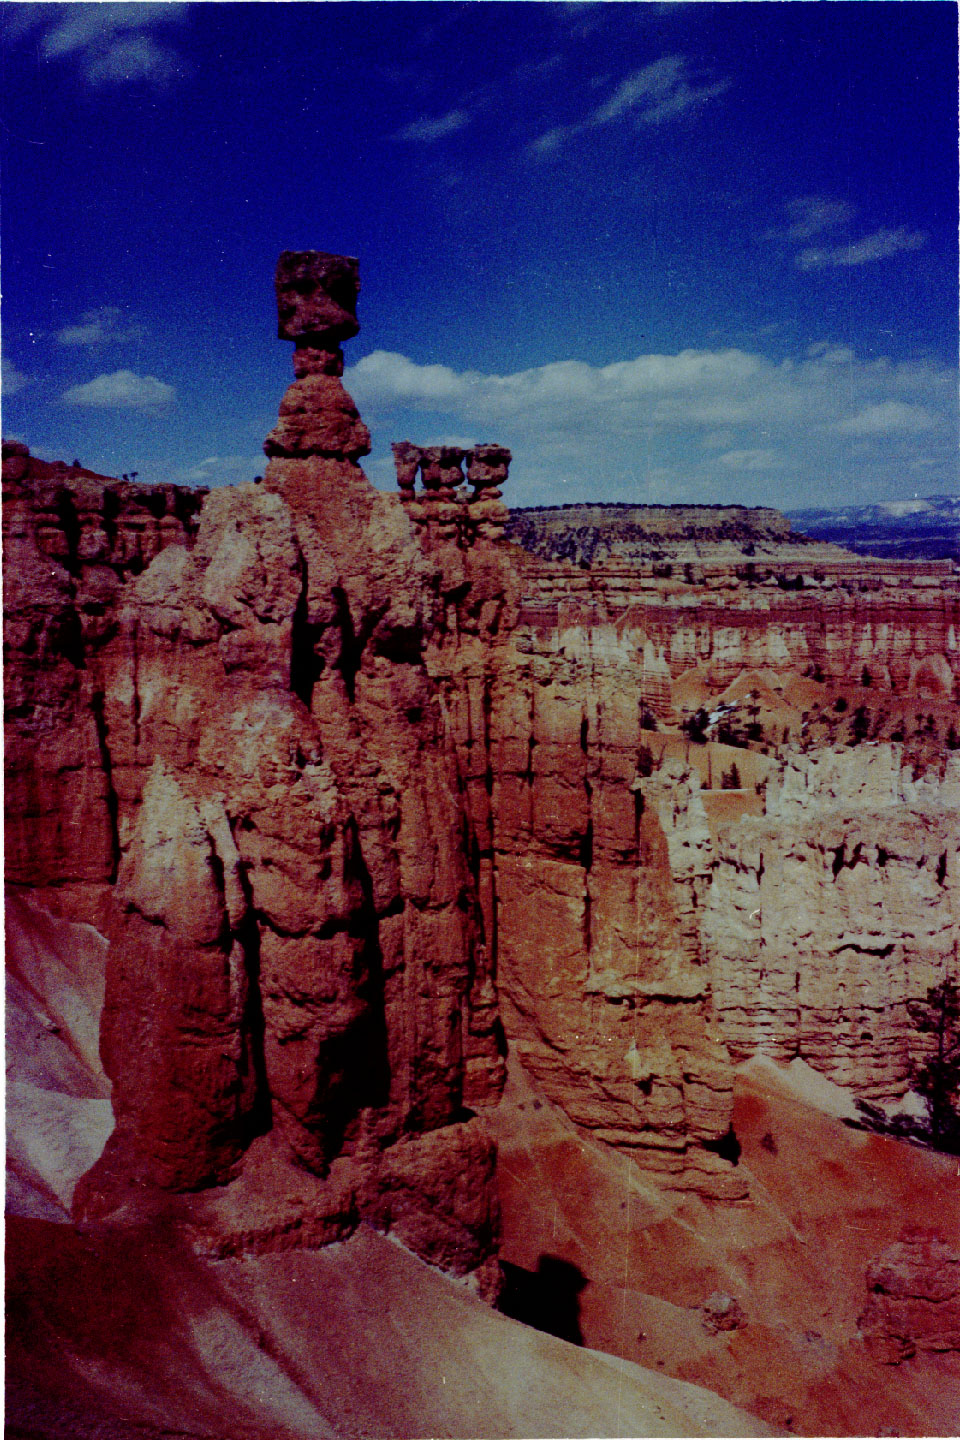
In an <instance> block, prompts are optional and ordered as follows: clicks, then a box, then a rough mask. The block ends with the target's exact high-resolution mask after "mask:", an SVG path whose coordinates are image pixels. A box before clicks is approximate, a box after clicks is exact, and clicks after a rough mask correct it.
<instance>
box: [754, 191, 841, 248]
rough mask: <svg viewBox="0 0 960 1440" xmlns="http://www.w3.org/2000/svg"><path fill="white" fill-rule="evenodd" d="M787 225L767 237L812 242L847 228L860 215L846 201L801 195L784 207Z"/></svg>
mask: <svg viewBox="0 0 960 1440" xmlns="http://www.w3.org/2000/svg"><path fill="white" fill-rule="evenodd" d="M784 209H785V210H786V212H787V224H785V225H782V226H780V227H779V228H777V229H773V230H769V231H768V232H767V234H768V237H770V238H773V237H781V238H783V239H786V240H812V239H813V237H814V236H815V235H822V234H823V233H824V232H825V231H830V230H836V229H839V228H840V227H841V226H843V225H848V224H849V223H850V221H851V220H852V219H853V218H854V216H855V215H856V213H857V208H856V206H855V205H851V204H850V203H849V201H847V200H835V199H831V197H830V196H829V195H800V196H798V197H797V198H796V199H795V200H789V201H788V202H787V204H786V205H785V206H784Z"/></svg>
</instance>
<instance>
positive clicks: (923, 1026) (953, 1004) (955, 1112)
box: [907, 979, 960, 1154]
mask: <svg viewBox="0 0 960 1440" xmlns="http://www.w3.org/2000/svg"><path fill="white" fill-rule="evenodd" d="M907 1013H908V1014H909V1016H910V1019H911V1020H912V1022H913V1026H914V1029H915V1030H918V1031H919V1032H920V1033H921V1034H923V1035H932V1036H933V1037H934V1048H933V1053H932V1054H931V1055H930V1057H929V1058H928V1059H927V1060H925V1061H924V1062H923V1064H921V1065H917V1066H915V1068H914V1072H913V1084H914V1088H915V1089H916V1090H917V1092H918V1093H919V1094H920V1095H922V1096H923V1098H924V1100H925V1101H926V1103H927V1114H928V1116H929V1120H930V1140H931V1143H932V1144H933V1145H935V1146H936V1147H937V1149H938V1150H946V1151H948V1152H949V1153H950V1154H960V986H958V985H957V982H956V981H955V980H949V979H948V980H941V981H940V983H939V985H932V986H931V987H930V989H929V990H928V991H927V997H926V999H925V1000H917V1001H914V1002H913V1003H912V1004H911V1003H909V1002H908V1004H907Z"/></svg>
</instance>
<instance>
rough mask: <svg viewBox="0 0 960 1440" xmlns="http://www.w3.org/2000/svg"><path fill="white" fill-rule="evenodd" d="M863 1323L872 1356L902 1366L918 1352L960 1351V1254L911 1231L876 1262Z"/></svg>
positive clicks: (870, 1270) (933, 1236) (928, 1233)
mask: <svg viewBox="0 0 960 1440" xmlns="http://www.w3.org/2000/svg"><path fill="white" fill-rule="evenodd" d="M866 1287H867V1303H866V1305H865V1307H864V1310H863V1313H862V1314H861V1316H860V1319H859V1321H858V1325H859V1328H860V1333H861V1334H862V1335H863V1338H864V1340H865V1341H866V1344H867V1348H868V1350H869V1351H870V1353H871V1355H873V1357H874V1358H875V1359H877V1360H880V1361H881V1362H882V1363H884V1364H886V1365H899V1364H900V1363H901V1362H902V1361H903V1360H909V1359H911V1358H912V1357H913V1356H914V1355H916V1354H917V1352H918V1351H928V1352H929V1351H934V1352H936V1351H940V1352H943V1351H960V1253H958V1252H957V1250H956V1249H955V1248H952V1247H951V1246H949V1245H947V1244H945V1243H944V1242H943V1240H941V1239H940V1238H939V1236H938V1235H937V1234H935V1233H934V1232H933V1231H926V1232H923V1231H909V1232H907V1233H905V1234H903V1235H901V1238H900V1239H899V1240H897V1241H895V1242H894V1243H893V1244H892V1245H888V1246H887V1248H886V1250H884V1251H882V1252H881V1253H880V1254H879V1255H878V1256H877V1258H876V1259H875V1260H874V1261H872V1262H871V1264H870V1265H869V1266H868V1268H867V1274H866Z"/></svg>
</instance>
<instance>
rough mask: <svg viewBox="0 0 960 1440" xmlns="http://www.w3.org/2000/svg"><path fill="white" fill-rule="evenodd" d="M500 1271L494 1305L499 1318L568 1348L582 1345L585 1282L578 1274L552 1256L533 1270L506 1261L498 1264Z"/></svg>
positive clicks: (544, 1256)
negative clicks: (500, 1286) (499, 1288)
mask: <svg viewBox="0 0 960 1440" xmlns="http://www.w3.org/2000/svg"><path fill="white" fill-rule="evenodd" d="M500 1269H501V1271H502V1272H503V1280H504V1285H503V1292H502V1294H501V1296H500V1300H499V1302H498V1309H499V1310H500V1312H501V1314H503V1315H509V1316H510V1318H511V1319H512V1320H519V1321H521V1323H522V1324H524V1325H531V1326H533V1328H534V1329H535V1330H542V1331H543V1332H544V1333H545V1334H547V1335H556V1336H558V1338H559V1339H561V1340H567V1341H568V1342H569V1343H570V1344H571V1345H582V1344H583V1331H582V1330H581V1328H580V1294H581V1291H583V1290H584V1289H585V1288H586V1286H587V1285H588V1284H589V1281H588V1280H587V1278H586V1276H585V1275H584V1274H583V1271H582V1270H580V1269H578V1267H577V1266H576V1265H573V1264H571V1262H570V1261H569V1260H560V1259H558V1258H557V1257H556V1256H554V1255H541V1256H540V1257H539V1259H538V1260H537V1268H536V1270H524V1269H523V1267H522V1266H520V1265H511V1264H510V1263H509V1261H506V1260H501V1262H500Z"/></svg>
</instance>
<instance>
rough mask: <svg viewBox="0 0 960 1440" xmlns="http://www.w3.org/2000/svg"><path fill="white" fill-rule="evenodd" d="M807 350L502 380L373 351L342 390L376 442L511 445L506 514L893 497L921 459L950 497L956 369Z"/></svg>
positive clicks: (553, 371) (567, 369)
mask: <svg viewBox="0 0 960 1440" xmlns="http://www.w3.org/2000/svg"><path fill="white" fill-rule="evenodd" d="M815 349H816V353H815V354H808V355H806V356H805V357H802V358H799V359H787V360H783V361H779V362H775V361H773V360H770V359H768V358H766V357H765V356H764V355H762V354H759V353H756V352H752V351H748V350H740V349H718V350H682V351H680V352H679V353H675V354H647V355H639V356H636V357H635V358H633V359H630V360H623V361H618V362H615V363H614V364H611V365H605V366H592V365H589V364H586V363H584V362H582V361H578V360H565V361H559V362H555V363H553V364H550V365H543V366H538V367H536V368H534V369H530V370H521V371H517V372H514V373H512V374H506V375H493V374H484V373H481V372H479V371H458V370H454V369H453V368H452V367H450V366H446V365H427V366H421V365H418V364H416V363H415V362H414V361H412V360H411V359H409V358H408V357H407V356H404V355H398V354H393V353H390V352H386V351H382V350H381V351H374V352H373V353H372V354H370V355H367V356H365V357H364V358H363V359H361V360H360V361H359V362H358V363H357V364H356V365H355V366H353V367H352V368H351V369H350V370H348V372H347V375H346V377H345V378H346V384H347V386H348V388H349V390H350V393H351V394H352V395H353V396H354V398H355V399H356V400H357V402H358V404H359V405H360V406H361V408H362V409H363V411H364V413H365V415H366V418H367V420H368V421H369V422H370V423H371V424H372V426H373V431H374V437H375V440H376V439H377V436H378V434H385V435H387V436H389V438H391V439H393V438H397V437H403V436H406V437H409V438H410V439H413V440H415V441H416V442H417V443H418V444H439V443H440V442H441V438H442V437H443V436H444V435H449V434H456V435H459V436H467V437H469V436H472V437H474V439H475V440H488V439H491V440H497V441H501V442H502V443H504V444H507V445H509V446H510V447H511V448H512V449H513V451H514V455H515V463H514V481H513V482H512V484H513V485H515V486H516V488H512V494H511V498H512V500H513V503H515V504H537V503H543V504H548V503H557V502H558V501H561V500H565V499H576V498H586V497H589V496H591V495H593V496H597V495H598V494H601V493H602V494H603V495H604V496H605V498H608V499H614V498H618V499H635V500H638V501H639V500H644V499H646V500H651V501H658V500H670V499H675V500H680V499H690V500H695V499H704V500H720V499H726V500H734V499H738V498H739V499H749V500H752V501H753V502H755V503H756V502H759V501H763V502H764V503H774V504H782V505H784V506H786V507H787V508H790V505H791V504H793V505H799V504H800V503H802V502H803V501H805V500H809V499H810V497H816V498H820V499H822V500H824V501H825V500H827V499H829V498H831V497H835V495H836V491H837V484H838V479H839V477H843V482H844V483H845V484H846V485H847V486H848V487H849V488H851V489H852V488H853V486H854V479H853V478H851V477H858V478H860V479H861V480H862V483H863V485H864V486H865V487H867V488H870V487H872V491H873V492H874V493H877V494H879V493H881V492H882V491H883V490H884V489H886V490H887V493H894V494H895V493H897V487H898V486H900V485H902V484H903V483H904V482H903V476H904V475H905V474H906V473H907V472H908V469H909V465H910V463H911V462H912V461H913V460H915V459H918V458H921V457H923V456H930V457H931V458H932V459H933V461H934V465H933V466H932V469H931V473H933V474H934V475H935V476H936V477H937V479H935V480H933V481H932V482H931V483H934V484H936V483H938V481H939V483H940V484H942V485H943V487H944V488H945V489H950V488H952V485H953V483H955V481H954V480H952V479H951V476H953V475H954V470H955V461H954V456H955V447H956V443H957V441H956V429H957V425H956V414H955V411H956V404H955V394H956V375H955V373H954V372H953V371H947V370H944V369H938V368H936V367H935V366H933V365H930V364H923V363H916V364H895V363H893V362H891V361H888V360H862V359H859V358H858V357H857V355H856V354H855V352H854V351H853V350H852V349H851V348H850V347H848V346H845V345H832V346H829V347H828V346H818V347H815ZM378 475H379V472H378ZM383 479H384V482H385V483H388V482H387V472H386V469H385V468H384V476H383Z"/></svg>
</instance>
